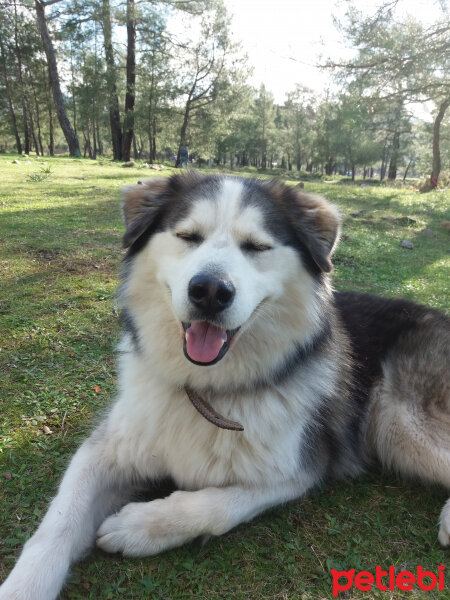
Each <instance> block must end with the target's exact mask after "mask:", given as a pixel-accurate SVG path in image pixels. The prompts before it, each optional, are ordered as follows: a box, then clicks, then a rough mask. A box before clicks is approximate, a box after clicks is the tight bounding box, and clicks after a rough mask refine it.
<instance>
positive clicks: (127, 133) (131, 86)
mask: <svg viewBox="0 0 450 600" xmlns="http://www.w3.org/2000/svg"><path fill="white" fill-rule="evenodd" d="M135 95H136V16H135V6H134V0H127V91H126V94H125V117H124V123H123V139H122V144H123V151H122V154H123V160H125V161H128V160H130V154H131V143H132V141H133V135H134V102H135Z"/></svg>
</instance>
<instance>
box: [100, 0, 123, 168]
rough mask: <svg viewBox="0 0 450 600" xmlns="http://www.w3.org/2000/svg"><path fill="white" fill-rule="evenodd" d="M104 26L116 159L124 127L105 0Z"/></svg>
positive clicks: (111, 121) (110, 116) (120, 147)
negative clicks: (121, 123)
mask: <svg viewBox="0 0 450 600" xmlns="http://www.w3.org/2000/svg"><path fill="white" fill-rule="evenodd" d="M102 6H103V11H102V12H103V14H102V26H103V37H104V41H105V61H106V87H107V90H108V100H109V123H110V126H111V140H112V147H113V158H114V160H122V127H121V125H120V110H119V97H118V95H117V78H116V65H115V63H114V50H113V46H112V27H111V7H110V3H109V0H103V4H102Z"/></svg>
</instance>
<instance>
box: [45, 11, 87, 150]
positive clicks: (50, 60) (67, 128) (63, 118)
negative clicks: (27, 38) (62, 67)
mask: <svg viewBox="0 0 450 600" xmlns="http://www.w3.org/2000/svg"><path fill="white" fill-rule="evenodd" d="M34 6H35V9H36V16H37V20H38V24H39V30H40V32H41V37H42V43H43V46H44V50H45V55H46V57H47V65H48V72H49V75H50V86H51V89H52V94H53V101H54V103H55V108H56V114H57V116H58V121H59V124H60V126H61V129H62V131H63V134H64V137H65V138H66V142H67V145H68V146H69V155H70V156H73V157H78V156H80V145H79V143H78V137H77V134H76V133H75V131H74V130H73V128H72V125H71V124H70V121H69V119H68V117H67V113H66V109H65V107H64V99H63V95H62V92H61V86H60V84H59V76H58V68H57V64H56V55H55V49H54V47H53V43H52V40H51V38H50V34H49V31H48V27H47V21H46V18H45V7H44V4H43V3H42V0H34Z"/></svg>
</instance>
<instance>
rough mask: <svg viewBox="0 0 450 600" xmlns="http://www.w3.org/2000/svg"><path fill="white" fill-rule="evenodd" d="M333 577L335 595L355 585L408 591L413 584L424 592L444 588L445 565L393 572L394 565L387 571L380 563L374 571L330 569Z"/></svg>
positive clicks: (361, 589) (368, 589) (384, 590)
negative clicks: (428, 568) (432, 568)
mask: <svg viewBox="0 0 450 600" xmlns="http://www.w3.org/2000/svg"><path fill="white" fill-rule="evenodd" d="M330 571H331V576H332V577H333V596H337V595H338V594H339V592H345V591H347V590H349V589H350V588H351V587H353V586H355V587H356V588H357V589H358V590H360V591H364V592H368V591H370V590H371V589H372V588H373V587H376V588H377V589H379V590H381V591H382V592H387V591H388V590H389V591H391V592H392V591H394V590H396V589H397V590H401V591H410V590H412V589H413V588H414V587H415V586H417V587H418V588H419V589H421V590H423V591H424V592H430V591H431V590H434V589H436V588H437V589H438V590H440V591H443V590H444V586H445V581H444V571H445V565H442V564H441V565H437V572H436V573H433V571H426V570H425V569H423V568H422V566H420V565H419V566H418V567H417V569H416V572H415V573H413V572H412V571H399V572H398V573H396V572H395V567H394V566H393V565H391V566H390V567H388V569H387V571H385V570H384V569H382V568H381V567H380V565H377V566H376V568H375V573H371V572H370V571H359V572H358V573H356V570H355V569H350V570H349V571H338V570H337V569H330Z"/></svg>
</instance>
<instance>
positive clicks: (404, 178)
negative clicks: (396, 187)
mask: <svg viewBox="0 0 450 600" xmlns="http://www.w3.org/2000/svg"><path fill="white" fill-rule="evenodd" d="M412 162H413V159H412V158H411V160H410V161H409V163H408V166H407V167H406V169H405V174H404V175H403V183H405V180H406V176H407V175H408V171H409V167H410V166H411V165H412Z"/></svg>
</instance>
